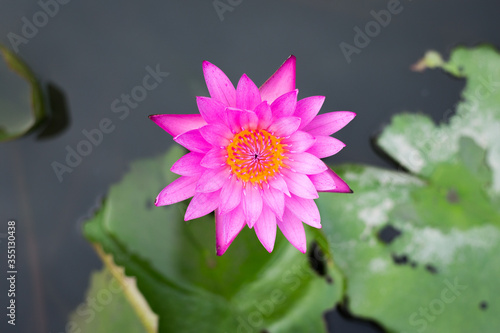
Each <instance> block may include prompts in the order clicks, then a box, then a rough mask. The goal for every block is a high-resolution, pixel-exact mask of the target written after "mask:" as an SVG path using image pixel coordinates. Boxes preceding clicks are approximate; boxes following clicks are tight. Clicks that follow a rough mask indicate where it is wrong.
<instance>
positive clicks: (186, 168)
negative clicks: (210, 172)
mask: <svg viewBox="0 0 500 333" xmlns="http://www.w3.org/2000/svg"><path fill="white" fill-rule="evenodd" d="M202 158H203V154H200V153H187V154H186V155H184V156H182V157H181V158H179V159H178V160H177V162H175V163H174V165H172V167H171V168H170V171H172V172H173V173H176V174H178V175H181V176H193V175H196V174H201V173H203V172H204V171H205V168H203V167H202V166H201V165H200V162H201V159H202Z"/></svg>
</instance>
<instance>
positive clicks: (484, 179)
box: [318, 46, 500, 333]
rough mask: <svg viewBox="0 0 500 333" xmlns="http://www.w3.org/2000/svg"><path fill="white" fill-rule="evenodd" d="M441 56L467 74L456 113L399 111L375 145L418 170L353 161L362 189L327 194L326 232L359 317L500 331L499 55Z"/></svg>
mask: <svg viewBox="0 0 500 333" xmlns="http://www.w3.org/2000/svg"><path fill="white" fill-rule="evenodd" d="M431 55H432V58H431V59H427V60H429V66H431V67H436V66H440V67H441V68H443V70H445V71H447V72H449V73H452V74H454V75H459V76H460V77H464V78H466V80H467V85H466V87H465V90H464V92H463V98H464V100H463V101H461V102H460V103H459V104H458V106H457V111H456V114H455V115H453V116H452V117H451V119H449V122H447V123H446V122H445V123H442V124H440V125H439V126H436V125H435V124H434V123H433V121H432V120H431V119H430V118H429V117H427V116H425V115H422V114H402V115H397V116H395V117H394V118H393V120H392V123H391V125H390V126H389V127H388V128H387V129H386V130H385V131H384V132H383V133H382V135H381V136H380V137H379V138H378V141H377V144H378V145H379V146H380V147H381V148H382V149H383V150H384V151H385V152H386V153H387V154H388V155H389V156H392V158H394V160H395V161H396V162H398V163H399V164H400V165H402V166H404V167H405V168H406V169H407V170H409V171H410V173H411V174H408V173H403V172H392V171H385V170H381V169H377V168H371V167H359V166H358V167H356V166H345V167H344V169H343V170H342V172H341V175H343V177H344V179H345V180H346V181H347V183H349V184H350V185H351V187H352V189H353V190H354V195H353V196H349V197H348V196H342V195H336V194H335V198H334V199H333V200H332V199H331V197H329V196H325V195H323V196H321V197H320V199H319V202H318V206H319V207H320V212H321V214H322V216H323V226H324V228H323V230H324V232H325V234H326V238H327V239H328V241H329V245H330V250H331V252H332V253H333V256H334V258H335V260H336V263H337V265H338V266H339V267H340V269H341V271H342V272H343V274H344V276H345V278H346V280H347V282H346V285H347V288H346V297H347V299H348V306H349V309H350V310H351V311H352V312H353V314H354V315H357V316H360V317H366V318H371V319H374V320H376V321H378V322H379V323H380V324H382V325H383V326H384V327H385V328H387V329H388V331H390V332H492V333H493V332H498V331H499V330H500V304H499V303H498V297H497V295H500V284H499V283H498V280H499V278H500V256H499V255H498V254H499V253H500V205H499V199H498V198H499V192H500V55H499V54H498V53H497V52H495V51H494V50H493V49H492V48H490V47H487V46H483V47H478V48H476V49H465V48H458V49H456V50H455V51H454V52H453V54H452V56H451V59H450V61H449V62H446V63H444V62H442V63H440V62H439V61H435V60H436V59H437V58H436V57H435V54H431ZM425 63H426V59H424V60H422V61H421V63H420V64H419V66H421V67H422V66H423V65H422V64H425ZM421 69H422V68H421ZM332 202H334V203H335V204H332Z"/></svg>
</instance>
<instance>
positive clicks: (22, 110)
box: [0, 45, 45, 142]
mask: <svg viewBox="0 0 500 333" xmlns="http://www.w3.org/2000/svg"><path fill="white" fill-rule="evenodd" d="M0 55H1V57H0V142H1V141H6V140H12V139H15V138H17V137H19V136H22V135H24V134H26V133H27V132H29V131H30V130H31V129H33V128H34V127H36V126H37V125H38V124H39V123H40V122H41V121H42V120H43V119H44V118H45V107H44V96H43V93H42V88H41V86H40V83H39V82H38V81H37V79H36V78H35V76H34V74H33V72H31V70H30V69H29V68H28V66H27V65H26V64H25V63H24V62H23V61H22V60H21V59H20V58H19V57H17V56H16V55H15V54H14V53H12V52H11V51H9V50H8V49H7V48H6V47H4V46H2V45H0Z"/></svg>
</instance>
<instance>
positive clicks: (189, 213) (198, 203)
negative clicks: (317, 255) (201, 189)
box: [184, 191, 220, 221]
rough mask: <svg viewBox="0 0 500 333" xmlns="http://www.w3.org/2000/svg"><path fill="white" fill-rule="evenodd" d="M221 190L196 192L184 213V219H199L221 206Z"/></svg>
mask: <svg viewBox="0 0 500 333" xmlns="http://www.w3.org/2000/svg"><path fill="white" fill-rule="evenodd" d="M219 196H220V191H216V192H211V193H196V194H195V195H194V197H193V199H191V202H190V203H189V206H188V208H187V210H186V214H185V215H184V221H189V220H192V219H197V218H198V217H202V216H205V215H207V214H209V213H211V212H213V211H214V210H215V209H216V208H217V207H218V206H219V202H220V199H219Z"/></svg>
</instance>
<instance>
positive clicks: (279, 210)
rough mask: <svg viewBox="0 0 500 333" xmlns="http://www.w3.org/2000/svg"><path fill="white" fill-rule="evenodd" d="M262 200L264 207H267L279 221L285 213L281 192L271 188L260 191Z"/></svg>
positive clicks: (283, 198) (283, 196) (283, 197)
mask: <svg viewBox="0 0 500 333" xmlns="http://www.w3.org/2000/svg"><path fill="white" fill-rule="evenodd" d="M262 199H264V204H265V206H268V207H269V208H270V209H271V211H272V212H273V213H274V214H276V217H277V218H278V219H280V220H281V219H282V218H283V212H284V211H285V195H284V194H283V192H281V191H279V190H276V189H274V188H272V187H269V188H264V189H263V190H262Z"/></svg>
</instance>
